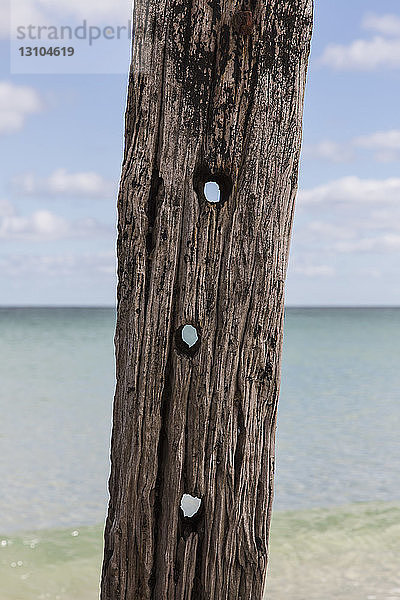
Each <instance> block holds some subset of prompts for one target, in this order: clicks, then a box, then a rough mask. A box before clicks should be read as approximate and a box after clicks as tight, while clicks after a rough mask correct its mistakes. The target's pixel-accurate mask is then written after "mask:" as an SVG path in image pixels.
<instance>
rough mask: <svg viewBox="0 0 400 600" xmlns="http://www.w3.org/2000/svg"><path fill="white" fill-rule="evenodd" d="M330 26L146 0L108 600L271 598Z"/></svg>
mask: <svg viewBox="0 0 400 600" xmlns="http://www.w3.org/2000/svg"><path fill="white" fill-rule="evenodd" d="M311 29H312V0H249V2H248V3H247V4H246V3H245V2H244V3H241V2H239V1H238V2H235V1H234V0H207V1H203V0H181V1H174V2H172V1H171V0H136V1H135V9H134V39H133V61H132V69H131V74H130V82H129V92H128V106H127V114H126V147H125V156H124V162H123V170H122V179H121V189H120V196H119V225H118V230H119V235H118V263H119V268H118V273H119V285H118V322H117V330H116V360H117V388H116V394H115V403H114V425H113V437H112V451H111V458H112V469H111V477H110V482H109V489H110V496H111V497H110V504H109V513H108V518H107V523H106V530H105V551H104V564H103V576H102V592H101V598H102V600H162V599H167V600H222V599H224V600H239V599H240V600H261V598H262V595H263V588H264V582H265V576H266V568H267V558H268V529H269V522H270V516H271V504H272V496H273V474H274V437H275V423H276V410H277V401H278V392H279V380H280V355H281V345H282V322H283V304H284V280H285V274H286V265H287V257H288V249H289V240H290V232H291V227H292V218H293V209H294V201H295V196H296V190H297V175H298V162H299V154H300V145H301V122H302V109H303V95H304V86H305V78H306V70H307V60H308V53H309V45H310V37H311ZM210 182H213V183H214V188H215V189H214V192H216V191H218V190H219V194H220V196H219V201H218V202H215V200H218V198H217V197H215V196H214V197H213V198H211V197H210V196H208V188H209V187H210V186H208V187H207V186H206V187H205V184H207V183H210ZM217 186H218V187H217ZM187 325H189V326H190V327H189V328H187V327H186V328H185V329H186V331H185V330H183V328H184V327H185V326H187ZM185 336H186V337H185ZM190 336H191V338H192V339H190ZM199 505H200V506H199ZM191 507H192V509H191V510H190V508H191ZM196 507H197V512H195V509H196ZM193 512H195V514H193V516H190V515H191V514H192V513H193Z"/></svg>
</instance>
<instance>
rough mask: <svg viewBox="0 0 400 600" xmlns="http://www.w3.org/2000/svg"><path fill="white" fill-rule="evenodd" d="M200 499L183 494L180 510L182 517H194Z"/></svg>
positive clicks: (197, 510) (199, 504)
mask: <svg viewBox="0 0 400 600" xmlns="http://www.w3.org/2000/svg"><path fill="white" fill-rule="evenodd" d="M200 506H201V498H197V497H196V496H191V495H190V494H183V496H182V499H181V510H182V512H183V516H184V517H188V518H191V517H194V516H195V515H196V514H197V513H198V512H199V510H200Z"/></svg>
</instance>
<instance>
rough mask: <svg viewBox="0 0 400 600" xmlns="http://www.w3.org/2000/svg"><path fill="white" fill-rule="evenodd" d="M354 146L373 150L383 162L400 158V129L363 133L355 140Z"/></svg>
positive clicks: (376, 156)
mask: <svg viewBox="0 0 400 600" xmlns="http://www.w3.org/2000/svg"><path fill="white" fill-rule="evenodd" d="M353 144H354V146H357V147H359V148H364V149H367V150H373V151H374V152H375V158H376V159H377V160H379V161H381V162H391V161H396V160H399V159H400V129H392V130H390V131H377V132H376V133H372V134H370V135H363V136H360V137H358V138H355V139H354V140H353Z"/></svg>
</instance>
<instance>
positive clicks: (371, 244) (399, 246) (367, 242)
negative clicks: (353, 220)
mask: <svg viewBox="0 0 400 600" xmlns="http://www.w3.org/2000/svg"><path fill="white" fill-rule="evenodd" d="M335 248H336V250H338V251H339V252H373V251H375V252H376V251H378V252H381V251H387V250H388V251H394V250H396V251H397V250H400V235H399V234H395V233H386V234H383V235H379V236H375V237H366V238H361V239H358V240H354V241H348V242H344V241H343V242H337V243H336V244H335Z"/></svg>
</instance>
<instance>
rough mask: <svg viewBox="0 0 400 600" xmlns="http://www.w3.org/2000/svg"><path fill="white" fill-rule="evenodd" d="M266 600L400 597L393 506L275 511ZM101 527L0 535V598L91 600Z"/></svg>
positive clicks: (398, 510) (399, 530) (397, 520)
mask: <svg viewBox="0 0 400 600" xmlns="http://www.w3.org/2000/svg"><path fill="white" fill-rule="evenodd" d="M270 546H271V559H270V569H269V575H268V590H267V595H266V599H268V600H333V599H340V600H395V599H400V505H395V504H383V503H380V504H371V503H367V504H355V505H351V506H346V507H341V508H334V509H316V510H308V511H298V512H285V513H278V512H277V513H275V515H274V519H273V526H272V534H271V545H270ZM101 549H102V527H101V526H93V527H77V528H76V529H74V528H70V529H67V530H48V531H41V532H36V533H27V534H16V535H12V536H7V535H2V536H0V581H1V592H0V596H1V600H48V599H49V600H96V599H97V598H98V581H99V573H100V563H101Z"/></svg>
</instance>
